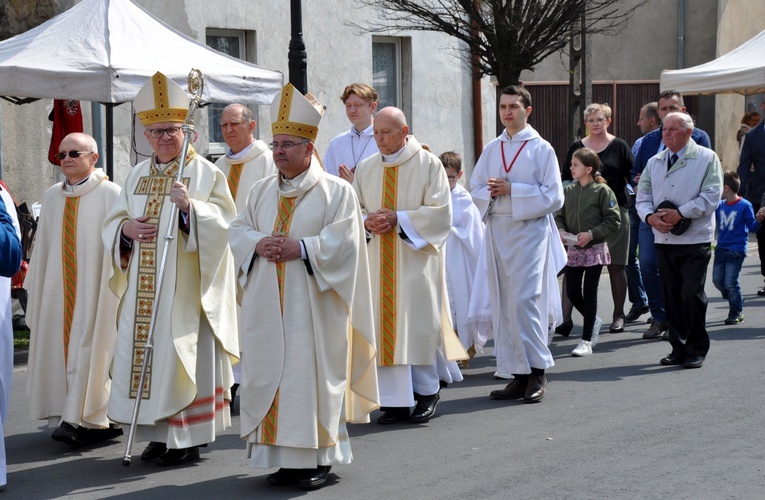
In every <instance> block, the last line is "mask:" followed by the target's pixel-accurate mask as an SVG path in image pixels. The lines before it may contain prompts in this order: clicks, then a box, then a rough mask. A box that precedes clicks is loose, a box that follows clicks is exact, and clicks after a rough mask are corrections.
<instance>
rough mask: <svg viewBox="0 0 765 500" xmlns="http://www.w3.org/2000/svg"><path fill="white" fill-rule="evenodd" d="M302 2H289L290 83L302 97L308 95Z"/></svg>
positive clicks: (295, 0)
mask: <svg viewBox="0 0 765 500" xmlns="http://www.w3.org/2000/svg"><path fill="white" fill-rule="evenodd" d="M301 1H302V0H290V16H291V19H292V23H291V25H292V37H291V38H290V47H289V48H290V50H289V54H288V56H287V59H288V60H289V71H290V83H291V84H292V85H294V86H295V88H296V89H298V90H299V91H300V92H301V93H302V94H303V95H305V94H306V93H308V71H307V69H306V68H307V66H308V63H307V61H306V53H305V43H303V11H302V8H301Z"/></svg>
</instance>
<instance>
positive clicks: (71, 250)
mask: <svg viewBox="0 0 765 500" xmlns="http://www.w3.org/2000/svg"><path fill="white" fill-rule="evenodd" d="M79 206H80V197H79V196H76V197H72V198H67V199H66V202H65V204H64V220H63V228H62V230H61V235H62V238H61V255H62V260H63V262H62V264H63V268H64V366H67V363H68V360H69V337H70V334H71V332H72V318H74V306H75V301H76V299H77V209H78V208H79Z"/></svg>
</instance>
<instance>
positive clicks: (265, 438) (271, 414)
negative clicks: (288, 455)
mask: <svg viewBox="0 0 765 500" xmlns="http://www.w3.org/2000/svg"><path fill="white" fill-rule="evenodd" d="M294 211H295V197H291V198H288V197H286V196H280V197H279V210H278V212H277V214H276V221H274V234H275V235H280V236H285V237H286V236H289V233H290V224H291V223H292V214H293V213H294ZM285 264H286V262H277V263H276V283H277V285H278V286H279V306H280V310H281V312H282V314H284V268H285ZM278 415H279V389H277V390H276V394H275V395H274V401H273V403H271V408H270V409H269V410H268V413H267V414H266V416H265V417H264V418H263V423H262V424H261V433H260V443H261V444H276V430H277V429H276V422H277V419H278Z"/></svg>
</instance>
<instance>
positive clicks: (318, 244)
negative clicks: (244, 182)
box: [229, 161, 379, 469]
mask: <svg viewBox="0 0 765 500" xmlns="http://www.w3.org/2000/svg"><path fill="white" fill-rule="evenodd" d="M282 203H285V204H286V203H290V204H291V205H289V206H288V205H283V206H282V205H280V204H282ZM280 207H281V208H283V209H282V210H280ZM274 231H277V232H279V233H282V234H284V235H285V236H287V237H289V238H290V239H294V240H299V241H302V243H303V245H304V248H305V258H306V260H303V259H300V258H298V259H293V260H289V261H286V262H284V263H282V264H280V265H277V264H276V263H273V262H268V260H267V259H265V258H263V257H261V256H257V255H256V254H255V249H256V246H257V244H258V242H259V241H260V240H262V239H263V238H265V237H266V236H270V235H271V234H272V233H273V232H274ZM229 235H230V240H231V249H232V252H233V253H234V259H235V262H236V268H237V273H238V284H239V286H240V287H241V305H242V341H243V344H242V382H241V385H240V389H239V392H240V394H241V405H240V408H241V436H242V438H243V439H245V440H247V442H248V443H252V444H253V450H252V451H253V453H252V465H253V467H256V468H270V467H287V468H297V469H303V468H306V469H307V468H315V467H317V466H318V465H336V464H344V463H350V461H351V459H352V453H351V445H350V441H349V439H348V434H347V431H346V426H345V422H346V419H347V420H348V421H350V422H368V421H369V413H370V412H371V411H373V410H374V409H375V408H377V407H378V406H379V403H378V393H377V372H376V369H375V368H376V363H375V360H376V358H375V338H374V326H373V325H374V322H373V319H372V297H371V289H370V286H369V267H368V264H367V252H366V242H365V238H364V226H363V222H362V218H361V211H360V209H359V205H358V201H357V200H356V196H355V193H354V192H353V189H352V188H351V186H350V184H348V183H347V182H345V181H344V180H342V179H338V178H337V177H334V176H332V175H330V174H328V173H326V172H324V171H323V170H322V168H321V166H320V165H319V164H318V162H316V161H314V162H313V163H312V165H311V167H310V168H309V169H308V170H307V171H306V172H304V173H303V174H300V175H298V176H296V177H295V178H294V179H289V180H288V179H283V178H282V176H281V175H280V174H277V175H273V176H270V177H267V178H266V179H264V180H262V181H261V182H258V183H256V184H255V186H254V187H253V188H252V190H251V191H250V194H249V198H248V201H247V205H246V207H245V208H244V210H242V212H241V213H240V214H239V216H238V217H237V218H236V220H235V221H234V222H233V223H232V224H231V228H230V230H229Z"/></svg>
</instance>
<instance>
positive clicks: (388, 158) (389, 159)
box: [380, 137, 409, 163]
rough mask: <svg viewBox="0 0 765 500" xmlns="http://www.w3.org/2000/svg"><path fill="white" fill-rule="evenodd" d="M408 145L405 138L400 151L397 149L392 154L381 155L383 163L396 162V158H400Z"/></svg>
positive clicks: (407, 140)
mask: <svg viewBox="0 0 765 500" xmlns="http://www.w3.org/2000/svg"><path fill="white" fill-rule="evenodd" d="M408 143H409V138H408V137H407V139H406V142H405V143H404V146H403V147H402V148H401V149H399V150H398V151H396V152H395V153H393V154H389V155H382V158H383V161H384V162H385V163H393V162H394V161H396V160H398V157H399V156H401V153H403V152H404V149H406V145H407V144H408ZM380 154H382V153H380Z"/></svg>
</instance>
